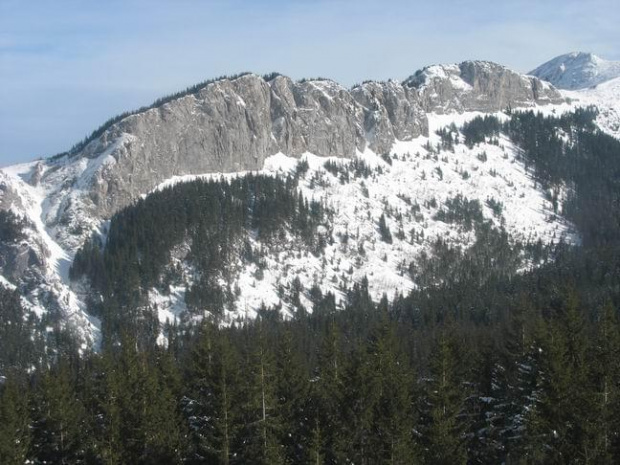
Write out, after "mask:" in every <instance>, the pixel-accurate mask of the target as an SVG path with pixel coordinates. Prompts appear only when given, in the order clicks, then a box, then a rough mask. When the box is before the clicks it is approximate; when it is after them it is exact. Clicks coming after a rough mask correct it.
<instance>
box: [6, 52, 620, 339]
mask: <svg viewBox="0 0 620 465" xmlns="http://www.w3.org/2000/svg"><path fill="white" fill-rule="evenodd" d="M610 92H614V90H613V89H611V90H610ZM597 95H598V94H597ZM566 97H570V98H572V99H573V103H567V102H566ZM596 98H598V97H596V96H595V95H594V94H592V95H591V94H585V93H579V94H578V95H577V94H575V93H567V94H565V95H563V94H562V93H560V92H559V91H557V90H556V89H554V88H553V87H552V86H551V85H549V84H547V83H544V82H542V81H540V80H539V79H538V78H535V77H531V76H524V75H520V74H518V73H515V72H513V71H510V70H508V69H507V68H505V67H503V66H500V65H497V64H494V63H489V62H465V63H461V64H459V65H439V66H432V67H428V68H425V69H424V70H421V71H420V72H418V73H416V74H415V75H413V76H412V77H411V78H409V79H408V80H406V81H405V82H404V83H402V84H401V83H398V82H395V81H388V82H366V83H364V84H362V85H359V86H355V87H353V88H352V89H346V88H344V87H342V86H340V85H339V84H337V83H335V82H333V81H326V80H310V81H300V82H293V81H292V80H290V79H289V78H286V77H284V76H269V77H259V76H255V75H244V76H240V77H236V78H232V79H221V80H217V81H213V82H210V83H207V84H205V85H204V86H202V87H197V88H195V89H193V90H192V92H189V93H184V94H182V95H179V96H178V97H176V98H173V99H166V101H165V103H163V104H161V105H155V106H153V107H151V108H148V109H144V110H142V111H139V112H136V113H134V114H131V115H128V116H126V117H124V118H121V119H119V120H118V121H115V122H113V123H112V124H110V125H108V126H104V127H103V128H102V129H101V130H99V131H97V132H96V133H95V135H94V136H93V137H92V138H90V139H89V140H87V141H86V142H85V143H84V144H80V145H78V146H77V148H76V149H75V150H73V151H71V152H70V153H67V154H63V155H61V156H58V157H54V158H51V159H46V160H42V161H38V162H33V163H29V164H24V165H18V166H13V167H9V168H5V169H2V170H0V209H2V210H10V211H11V212H13V213H14V214H15V215H16V216H17V217H19V218H21V219H23V221H24V224H25V226H24V231H25V236H24V237H23V238H22V239H21V240H20V241H18V242H14V243H6V242H3V243H2V244H0V245H1V247H2V249H1V251H2V256H1V257H0V259H1V260H0V275H2V276H3V279H2V281H1V282H0V284H3V285H7V286H9V285H10V286H17V287H18V288H19V289H20V290H21V291H22V294H23V296H24V298H25V299H26V300H27V301H28V302H29V304H30V305H31V308H33V311H36V312H38V313H40V314H45V313H46V312H50V311H53V312H54V313H55V314H57V315H60V318H61V319H62V320H63V321H64V322H65V323H66V324H67V325H68V326H70V327H72V328H75V329H77V331H78V333H79V335H80V337H81V339H82V341H83V342H84V344H85V345H96V344H97V341H98V339H99V337H100V325H99V321H98V320H97V319H96V318H93V317H92V316H91V315H89V314H88V308H87V305H86V296H87V293H88V289H87V287H84V285H83V284H84V283H80V282H71V281H70V280H69V278H68V268H69V266H70V264H71V262H72V259H73V256H74V254H75V253H76V251H77V250H78V248H79V247H80V246H81V245H82V244H83V243H84V241H85V240H86V239H87V238H89V237H90V236H91V235H92V234H93V233H94V234H97V235H100V236H101V237H103V238H105V234H106V227H107V224H108V221H109V219H110V217H111V216H112V215H113V214H114V213H115V212H116V211H118V210H119V209H120V208H123V207H125V206H127V205H130V204H131V203H132V202H134V201H135V200H136V199H138V198H141V197H143V196H146V195H148V194H149V193H150V192H152V191H153V190H156V189H158V188H161V187H163V186H166V185H170V184H173V183H175V182H182V181H187V180H191V179H195V178H196V177H201V176H213V175H214V174H213V173H228V175H229V176H237V175H242V173H243V172H248V171H254V172H256V171H260V172H263V173H266V174H270V175H280V174H286V173H288V172H291V171H293V170H295V167H296V166H297V165H298V164H299V163H300V160H303V161H304V162H305V163H307V164H308V169H307V171H305V174H304V175H303V177H302V179H300V183H299V189H300V190H301V191H302V192H303V194H304V195H305V196H306V197H308V198H312V199H316V200H320V201H321V202H322V203H324V204H325V205H326V206H328V207H329V209H330V210H331V211H332V212H333V215H332V216H331V218H332V219H331V220H330V223H329V224H328V225H326V227H328V228H329V229H330V231H331V233H332V235H333V236H335V237H344V236H346V237H347V238H348V241H347V243H346V244H345V243H342V242H334V243H332V244H328V245H327V246H326V247H325V249H324V252H323V254H322V256H315V255H312V254H310V253H308V252H307V251H300V250H293V249H290V248H287V247H286V246H282V247H278V248H277V249H275V248H273V247H271V248H270V247H269V246H267V245H264V246H265V253H266V261H267V265H268V266H267V268H266V271H265V272H264V274H263V276H262V277H261V279H260V281H258V280H257V279H256V270H255V269H253V268H252V266H253V265H247V266H246V265H243V264H241V265H240V266H239V267H238V268H237V270H236V274H235V277H234V282H232V283H227V284H228V285H230V286H232V287H235V288H237V289H238V296H237V306H236V308H235V309H233V311H232V312H231V314H229V315H228V317H229V318H232V317H236V316H239V315H245V314H247V315H250V316H251V315H252V314H253V313H254V312H255V310H256V309H257V308H258V307H259V306H260V305H261V303H263V302H264V303H265V304H267V305H277V304H282V305H283V311H285V312H286V311H287V305H286V302H285V301H284V300H285V299H283V297H282V295H281V293H280V292H279V289H280V288H281V287H282V286H283V285H284V286H287V285H289V284H290V282H291V281H292V280H293V278H294V277H297V278H299V280H300V281H301V283H302V284H303V285H304V286H305V287H310V286H312V285H313V284H317V285H319V286H320V287H321V288H322V289H323V290H324V291H332V292H334V293H336V295H340V296H342V295H343V294H342V290H343V289H345V288H346V286H350V285H351V284H352V283H354V282H356V281H359V280H360V279H361V278H362V277H364V276H367V277H368V281H369V289H370V291H371V294H372V295H373V296H374V297H375V298H380V297H381V295H382V294H383V293H387V294H388V295H390V296H393V295H394V294H395V293H398V292H406V291H407V290H408V289H410V288H411V287H413V286H415V285H416V284H415V283H414V282H413V281H412V279H411V276H410V275H409V274H408V273H407V272H406V266H407V264H408V263H409V262H411V261H415V260H416V258H417V257H420V256H421V255H422V254H423V253H428V252H429V251H430V250H431V247H432V244H433V243H435V242H436V241H437V239H442V240H444V241H446V242H447V243H449V244H451V245H453V246H459V247H462V248H467V247H469V246H470V245H471V244H472V243H473V241H474V236H473V233H472V231H471V230H466V229H463V228H459V227H455V226H454V225H451V224H448V223H446V222H445V221H442V220H441V219H440V215H438V213H439V212H440V210H442V209H443V208H445V205H446V203H447V202H449V201H450V200H451V199H454V198H457V197H458V196H461V197H463V198H467V199H469V200H472V201H478V202H479V203H480V205H482V206H483V208H482V214H483V216H484V218H485V219H486V220H488V221H490V222H492V223H493V224H495V225H496V226H497V227H500V226H503V227H505V229H506V231H507V233H508V234H509V236H510V238H511V240H512V241H519V240H523V241H536V240H538V239H540V241H541V242H542V243H551V242H556V241H558V240H560V239H564V240H566V241H568V242H575V241H578V240H579V238H578V237H577V235H576V234H575V232H574V230H573V228H572V226H571V225H570V224H569V223H568V222H567V221H566V220H564V219H563V218H562V216H561V210H557V207H554V205H553V202H552V199H553V198H554V197H556V198H557V197H558V196H559V197H560V199H561V197H562V196H563V195H565V192H563V191H559V192H547V191H544V190H543V189H542V187H541V185H540V184H537V183H536V182H534V181H533V179H532V178H531V175H530V173H529V172H528V170H527V169H526V167H525V166H524V165H523V164H522V161H521V159H520V157H519V149H518V148H517V147H515V146H514V145H513V144H512V143H511V142H510V140H508V139H505V138H501V139H500V140H496V141H490V140H487V141H485V142H483V143H481V144H478V145H476V146H474V147H473V148H471V147H468V146H466V145H464V144H458V145H456V146H455V147H454V148H450V149H449V148H446V147H443V148H442V147H441V139H440V137H439V135H438V134H437V133H436V131H437V130H438V129H441V128H444V127H449V126H451V125H452V126H451V128H452V129H450V131H454V132H453V136H454V137H455V138H457V140H458V138H459V137H461V138H462V135H459V133H458V130H457V129H456V128H458V127H459V126H461V125H462V124H463V123H464V122H466V121H468V120H471V119H472V118H474V117H476V116H479V115H484V114H489V113H492V114H494V115H496V116H497V117H498V118H500V119H501V118H505V117H506V115H505V114H504V113H503V112H502V111H503V110H506V109H507V108H511V109H513V110H514V109H518V108H536V109H539V110H541V111H545V112H547V113H549V114H551V113H552V112H563V111H566V110H568V109H571V108H574V107H575V106H579V105H586V104H590V103H592V102H595V100H596ZM601 98H602V97H601ZM602 126H603V125H602ZM609 128H611V126H609ZM616 129H617V128H616ZM328 160H330V161H331V162H332V163H333V164H334V166H341V168H340V169H341V170H342V171H343V172H345V171H347V170H349V169H350V166H351V162H352V161H355V160H359V161H362V162H363V163H365V164H366V165H368V166H369V167H371V169H372V175H371V176H369V177H355V176H351V177H350V181H348V182H342V180H341V179H340V178H339V176H337V175H336V174H334V173H333V170H330V169H328V166H326V165H325V162H326V161H328ZM218 176H219V174H218ZM347 178H349V177H348V176H347ZM493 205H501V206H502V208H501V209H500V212H499V213H498V210H497V208H492V206H493ZM386 212H388V213H389V214H386V215H385V217H386V222H387V226H388V227H389V229H390V230H391V231H392V233H393V235H394V237H393V241H392V243H390V244H388V243H386V242H385V241H382V240H381V236H380V232H379V230H378V229H377V222H378V219H379V217H381V216H382V214H385V213H386ZM255 245H257V246H261V244H255ZM360 251H363V253H360ZM184 289H185V287H184V286H176V287H174V288H171V289H170V292H169V293H167V294H166V295H163V294H161V293H160V292H159V291H158V290H157V289H152V290H149V295H150V300H151V302H150V303H151V305H152V306H153V307H154V308H155V309H156V310H157V313H158V316H159V318H160V320H161V321H162V322H164V321H165V320H166V319H173V318H175V317H179V316H180V315H181V314H182V313H183V311H184V310H185V304H184ZM305 304H309V303H308V302H305Z"/></svg>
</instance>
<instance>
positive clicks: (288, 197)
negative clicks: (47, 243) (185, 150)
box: [0, 110, 620, 465]
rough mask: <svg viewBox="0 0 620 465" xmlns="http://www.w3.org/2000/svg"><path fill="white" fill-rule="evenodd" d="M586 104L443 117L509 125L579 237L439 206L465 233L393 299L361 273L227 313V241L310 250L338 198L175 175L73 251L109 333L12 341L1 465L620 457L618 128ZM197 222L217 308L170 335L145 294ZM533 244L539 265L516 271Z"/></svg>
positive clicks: (467, 132) (3, 327)
mask: <svg viewBox="0 0 620 465" xmlns="http://www.w3.org/2000/svg"><path fill="white" fill-rule="evenodd" d="M595 117H596V113H595V111H594V110H580V111H577V112H575V113H571V114H565V115H562V116H557V117H543V116H541V115H539V114H535V113H533V112H523V113H516V112H515V113H513V114H511V115H509V116H508V118H507V120H506V121H505V122H503V121H500V120H499V119H497V118H493V117H485V118H477V119H475V120H473V121H472V122H470V123H468V124H466V125H465V126H464V127H463V128H460V129H459V130H456V129H455V130H445V131H442V133H441V134H440V136H441V138H442V145H443V147H444V149H447V150H449V148H450V147H453V146H454V145H455V144H459V143H467V144H468V145H471V146H474V145H475V144H478V143H480V142H482V141H493V143H495V142H496V141H498V140H499V139H501V138H503V137H507V138H510V140H511V141H512V142H513V143H515V144H516V145H518V147H520V149H521V152H520V153H521V155H520V156H521V157H522V159H523V162H524V163H525V164H526V166H528V169H530V170H531V172H532V175H533V177H534V179H535V180H536V182H538V183H540V184H541V186H543V187H544V189H545V191H547V192H549V195H550V196H551V197H552V198H555V202H560V199H561V198H563V197H562V196H560V195H559V192H560V191H563V192H567V196H566V197H565V198H566V201H565V202H564V203H563V204H562V205H558V211H559V209H560V208H561V209H562V212H563V215H564V216H566V217H567V218H568V219H569V220H570V221H572V222H573V223H574V224H575V225H576V226H577V228H578V230H579V233H580V236H581V238H582V243H581V244H580V245H579V246H569V245H566V244H563V243H562V242H558V243H555V244H553V245H551V246H543V245H542V244H540V243H534V244H517V245H515V244H511V243H510V241H509V240H508V238H507V237H506V233H505V232H503V231H502V230H498V229H495V228H493V227H491V226H490V224H489V223H488V222H485V221H483V219H482V218H481V215H480V205H479V204H478V203H476V202H472V201H470V200H468V199H466V198H463V197H455V198H454V199H452V200H451V201H450V202H449V203H448V204H447V205H445V206H444V207H443V209H442V210H441V211H440V213H439V215H441V217H442V219H441V220H442V221H446V222H457V223H459V224H463V225H465V227H466V228H468V229H471V230H473V231H474V232H475V235H476V241H475V243H474V245H473V246H472V247H471V248H470V249H468V250H460V249H452V248H450V247H449V246H448V245H446V244H444V243H441V242H440V241H438V242H437V243H436V244H434V246H433V247H432V250H429V253H428V255H427V256H425V257H423V258H422V259H421V260H419V261H417V262H415V263H412V264H411V266H410V274H411V276H412V279H413V280H414V282H416V283H417V284H418V287H417V288H416V289H415V290H413V291H411V292H410V293H409V294H408V295H401V296H397V297H396V298H394V299H393V300H392V301H389V300H388V299H387V298H385V297H384V298H383V299H381V301H379V302H373V301H372V299H371V298H370V296H369V293H368V283H367V281H366V280H362V281H361V282H359V283H356V284H355V285H354V286H353V287H352V288H350V289H349V290H348V291H347V294H346V299H345V302H344V304H342V305H336V298H335V296H334V295H333V294H331V293H327V294H324V293H323V292H322V291H321V290H320V289H319V288H318V287H316V286H314V287H312V288H310V289H303V288H298V289H297V290H296V291H297V292H298V293H304V295H305V296H307V297H308V299H309V300H310V301H311V302H312V304H313V310H312V311H311V312H310V311H309V309H306V308H304V307H303V306H302V305H301V303H299V299H296V300H295V299H293V302H294V303H295V307H296V309H295V312H294V314H293V316H292V318H289V319H283V317H282V315H281V312H280V311H279V309H278V308H266V307H264V308H262V309H260V310H259V312H258V317H257V318H256V319H255V320H252V321H241V320H240V321H237V322H234V323H233V324H231V325H227V326H223V325H221V324H219V321H220V320H219V315H220V312H221V311H222V308H224V307H225V306H226V305H227V297H226V294H227V291H226V290H222V289H221V287H220V288H218V289H216V286H215V284H214V283H216V282H217V281H215V280H214V279H215V278H219V277H224V278H225V276H226V275H225V273H226V269H227V267H228V266H230V263H232V262H234V260H231V259H230V258H231V257H232V256H235V257H237V256H241V257H244V258H243V259H244V260H258V261H260V253H259V252H260V251H256V250H249V249H248V247H247V240H246V238H247V237H248V236H247V235H248V234H253V235H261V236H262V238H263V239H264V240H266V241H276V242H277V241H281V240H284V239H285V238H286V240H298V241H300V244H304V246H307V247H310V248H311V249H313V250H314V251H315V253H320V247H321V246H320V244H321V242H322V241H324V240H330V238H329V237H320V236H321V235H320V234H319V232H318V231H319V229H320V228H319V225H321V224H323V223H328V217H329V215H330V212H329V211H327V209H326V208H325V207H324V206H322V205H320V204H316V203H313V202H308V201H307V200H306V199H304V198H303V197H302V196H300V195H299V194H298V192H297V189H296V187H295V186H296V179H295V176H294V175H293V176H291V177H289V179H286V180H282V179H280V180H278V179H276V178H262V177H247V178H239V179H236V180H233V181H225V182H224V181H207V182H200V183H190V184H186V185H180V186H175V187H174V188H171V189H168V190H164V191H161V192H159V193H156V194H154V195H152V196H149V197H147V198H146V199H144V200H141V201H140V202H138V204H136V205H134V206H132V207H130V208H128V209H126V210H123V211H122V212H119V213H118V214H117V215H116V216H115V217H114V218H113V219H112V221H111V223H110V227H109V231H108V233H107V239H106V240H105V241H102V240H101V239H100V238H93V240H92V241H91V242H90V243H89V244H87V245H86V246H85V247H84V248H83V249H82V251H81V252H80V253H79V254H78V256H76V260H75V263H74V266H73V268H72V278H73V279H76V280H80V279H84V278H86V279H87V280H88V281H89V282H90V283H91V285H92V287H93V288H94V289H96V290H97V293H96V294H95V295H97V296H99V298H97V299H95V298H94V299H93V302H92V307H93V312H96V313H97V314H98V315H99V316H100V317H101V318H102V320H103V323H104V331H105V333H104V336H105V337H104V343H103V347H102V349H103V350H102V351H101V352H100V353H97V354H94V353H93V354H79V353H78V351H77V348H75V347H74V346H72V345H71V344H70V343H64V344H60V343H59V344H56V345H55V346H54V347H57V349H55V350H53V351H50V350H47V351H45V350H41V349H40V348H39V349H37V348H38V347H39V346H40V345H42V344H44V342H45V341H37V340H33V341H32V346H31V347H27V346H26V345H24V349H23V353H22V352H20V351H18V350H16V349H15V348H16V347H18V344H16V343H15V342H14V343H13V344H10V343H7V344H6V354H9V355H7V356H5V355H4V353H5V352H4V351H3V352H2V353H3V358H2V360H1V362H2V364H3V365H2V367H3V372H4V373H6V374H7V376H6V378H5V379H4V382H3V385H2V394H1V397H0V418H1V419H2V420H1V421H0V463H24V462H25V461H26V460H30V461H31V463H93V464H102V463H106V464H107V463H109V464H112V463H127V464H140V463H142V464H155V463H162V464H172V463H190V464H193V463H214V464H216V463H217V464H246V463H260V464H280V463H282V464H284V463H295V464H302V463H308V464H316V465H318V464H347V463H350V464H383V463H385V464H416V463H420V464H487V463H498V464H499V463H506V464H522V463H523V464H525V463H533V464H536V463H540V464H545V463H559V464H560V463H584V464H585V463H596V464H599V463H600V464H606V463H608V464H612V463H618V461H620V322H619V321H618V308H619V306H620V224H619V221H620V220H619V219H620V184H619V183H620V142H619V141H617V140H616V139H614V138H611V137H609V136H607V135H605V134H603V133H601V132H599V131H598V130H597V129H596V127H595V126H594V124H593V120H594V118H595ZM300 169H301V170H303V166H301V168H300ZM494 205H495V208H497V209H500V208H501V204H499V203H497V202H496V203H494ZM173 216H174V219H172V217H173ZM320 230H321V231H322V230H323V229H320ZM387 232H389V231H387ZM383 234H384V232H382V235H383ZM188 239H189V243H191V247H190V250H189V251H186V254H187V255H186V259H187V260H188V261H189V262H190V263H192V264H193V269H194V270H197V271H196V272H197V276H198V277H200V279H198V280H197V281H195V289H193V290H192V291H191V292H189V295H190V297H189V299H190V301H191V302H190V304H191V303H192V302H193V305H194V306H195V308H210V309H212V311H211V313H212V315H213V318H212V319H211V320H209V321H203V322H202V323H201V324H199V325H195V324H194V325H192V324H188V323H185V322H178V323H177V324H171V325H170V326H169V328H167V333H166V335H167V341H168V343H167V344H166V345H165V346H163V347H162V346H159V345H157V344H156V343H155V336H154V334H149V330H148V328H151V330H152V332H154V333H155V332H156V331H157V329H155V328H153V326H152V325H150V324H149V322H148V312H144V311H143V308H142V306H143V301H142V299H143V298H144V295H143V289H144V288H145V287H147V286H161V287H162V289H163V288H165V284H166V282H168V281H167V280H170V279H175V277H174V272H173V271H174V270H171V269H170V266H169V265H170V263H173V262H174V260H171V259H172V258H174V254H175V253H177V252H176V249H175V247H176V246H177V245H178V244H180V243H181V242H182V241H186V242H187V240H188ZM384 240H386V241H387V240H388V236H387V235H385V237H384ZM104 242H105V243H104ZM250 249H251V247H250ZM523 257H526V259H527V260H530V261H531V262H532V263H536V264H537V265H538V266H536V267H533V268H531V269H530V271H525V272H517V269H518V263H519V261H520V260H523V259H524V258H523ZM2 297H3V298H2V299H0V305H2V306H3V309H2V311H1V312H0V315H8V317H4V316H3V320H2V321H0V343H4V341H5V337H9V338H10V339H8V338H7V339H6V341H19V340H20V339H22V340H25V339H28V337H27V336H26V333H25V331H28V330H29V329H28V328H27V327H24V325H25V324H26V323H23V322H18V321H17V319H16V317H15V315H19V312H20V311H21V310H22V309H21V308H20V307H21V305H22V303H21V302H20V300H19V297H18V295H17V294H11V295H9V294H7V295H6V296H4V295H3V296H2ZM191 299H195V300H194V301H192V300H191ZM188 307H189V308H190V309H191V308H192V305H189V304H188ZM11 318H12V319H11ZM32 324H35V323H34V322H33V323H32ZM52 334H54V333H52ZM49 337H52V336H49ZM3 348H4V346H3ZM42 353H43V354H44V355H41V354H42ZM37 354H39V355H37Z"/></svg>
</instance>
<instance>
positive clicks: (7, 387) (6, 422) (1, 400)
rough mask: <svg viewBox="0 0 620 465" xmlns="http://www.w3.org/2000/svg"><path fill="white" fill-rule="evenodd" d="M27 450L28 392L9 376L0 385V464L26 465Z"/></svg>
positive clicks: (28, 422) (14, 377) (21, 384)
mask: <svg viewBox="0 0 620 465" xmlns="http://www.w3.org/2000/svg"><path fill="white" fill-rule="evenodd" d="M29 448H30V416H29V409H28V390H27V389H26V386H24V385H23V383H21V382H20V381H19V380H18V379H17V378H16V376H10V377H9V378H8V379H7V380H6V381H5V382H4V385H0V463H6V464H13V463H14V464H22V463H26V459H27V457H28V451H29Z"/></svg>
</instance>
